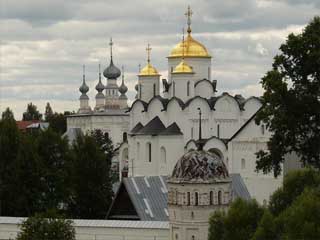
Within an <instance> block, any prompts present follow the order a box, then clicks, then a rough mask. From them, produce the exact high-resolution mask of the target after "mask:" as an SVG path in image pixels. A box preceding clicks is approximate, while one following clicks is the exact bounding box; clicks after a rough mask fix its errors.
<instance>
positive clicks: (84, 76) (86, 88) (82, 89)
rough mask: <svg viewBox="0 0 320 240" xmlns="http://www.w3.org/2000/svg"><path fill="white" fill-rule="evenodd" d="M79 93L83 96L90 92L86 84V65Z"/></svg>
mask: <svg viewBox="0 0 320 240" xmlns="http://www.w3.org/2000/svg"><path fill="white" fill-rule="evenodd" d="M79 91H80V92H81V93H82V94H86V93H87V92H88V91H89V87H88V85H87V84H86V75H85V65H83V78H82V85H81V86H80V87H79Z"/></svg>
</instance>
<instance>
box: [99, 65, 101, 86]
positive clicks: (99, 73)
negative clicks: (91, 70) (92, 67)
mask: <svg viewBox="0 0 320 240" xmlns="http://www.w3.org/2000/svg"><path fill="white" fill-rule="evenodd" d="M99 81H101V64H100V62H99Z"/></svg>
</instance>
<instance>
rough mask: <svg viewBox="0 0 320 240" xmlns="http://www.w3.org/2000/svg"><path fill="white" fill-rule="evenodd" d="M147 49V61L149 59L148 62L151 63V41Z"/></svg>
mask: <svg viewBox="0 0 320 240" xmlns="http://www.w3.org/2000/svg"><path fill="white" fill-rule="evenodd" d="M146 50H147V55H148V58H147V61H148V63H150V53H151V50H152V48H151V47H150V44H149V43H148V46H147V48H146Z"/></svg>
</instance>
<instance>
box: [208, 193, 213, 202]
mask: <svg viewBox="0 0 320 240" xmlns="http://www.w3.org/2000/svg"><path fill="white" fill-rule="evenodd" d="M209 197H210V205H213V191H210V196H209Z"/></svg>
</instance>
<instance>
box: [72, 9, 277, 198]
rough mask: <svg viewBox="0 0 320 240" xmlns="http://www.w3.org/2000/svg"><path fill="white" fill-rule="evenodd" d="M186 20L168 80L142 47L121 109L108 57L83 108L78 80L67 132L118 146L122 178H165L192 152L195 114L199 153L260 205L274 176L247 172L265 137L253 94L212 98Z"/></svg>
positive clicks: (204, 58)
mask: <svg viewBox="0 0 320 240" xmlns="http://www.w3.org/2000/svg"><path fill="white" fill-rule="evenodd" d="M187 16H188V29H187V36H186V38H183V40H182V41H181V42H180V43H178V44H177V45H176V46H175V47H174V48H173V49H172V51H171V52H170V54H169V56H168V57H167V60H168V79H162V80H160V77H161V76H160V74H159V73H158V71H157V69H156V68H155V67H154V66H153V65H152V63H151V59H150V50H151V48H150V47H149V45H148V48H147V51H148V58H147V63H146V66H145V67H144V68H142V69H141V71H140V73H139V74H138V81H137V85H136V87H135V89H136V91H137V95H136V100H135V101H134V102H133V103H132V105H131V107H130V108H127V103H126V102H127V98H126V96H125V92H126V91H127V88H126V87H125V86H124V87H123V85H124V81H122V84H121V86H120V87H118V85H117V78H118V77H119V76H120V75H121V72H120V70H119V69H118V68H117V67H116V66H115V65H114V63H113V59H112V52H111V61H110V65H109V67H108V68H106V70H105V71H104V72H103V75H104V76H105V77H106V79H107V84H106V86H104V85H103V84H102V82H101V77H99V83H98V85H97V86H96V90H97V91H98V94H97V96H96V106H95V107H93V108H92V109H93V110H91V107H90V106H89V104H88V101H89V99H88V97H87V95H86V93H87V92H88V91H89V89H88V87H87V86H86V84H85V78H84V80H83V85H82V86H81V87H80V92H81V94H82V95H81V97H80V102H81V104H80V109H79V112H78V114H75V115H71V116H70V117H68V119H67V124H68V129H70V128H81V129H82V131H84V132H85V131H90V130H93V129H96V128H99V129H102V130H103V131H105V132H108V133H109V136H110V137H111V138H112V140H113V142H114V143H115V144H116V145H117V144H119V146H120V148H119V155H118V159H119V169H120V171H123V172H126V174H125V175H127V174H128V175H129V176H159V175H169V174H170V173H171V172H172V170H173V168H174V166H175V164H176V160H177V159H179V157H180V156H182V155H183V154H184V153H186V152H188V151H190V150H192V149H195V140H196V139H197V137H198V135H199V127H198V125H199V124H198V123H199V115H198V112H199V110H201V113H202V116H201V119H202V129H203V132H202V137H203V139H204V140H205V144H204V149H206V150H214V151H216V152H218V153H219V154H220V157H221V159H223V161H224V163H225V165H226V166H227V168H228V171H229V173H240V174H241V176H242V178H243V179H244V181H245V183H246V185H247V187H248V189H249V192H250V194H251V196H252V197H253V198H256V199H257V200H258V201H259V202H260V203H264V202H265V201H268V200H269V196H270V195H271V194H272V193H273V192H274V190H276V189H277V188H278V187H279V186H280V185H281V183H282V176H279V177H278V178H277V179H276V178H274V177H273V176H272V175H265V174H262V173H257V172H256V171H255V166H256V155H255V153H256V152H258V151H259V150H261V149H266V148H267V142H268V140H269V138H270V134H271V133H270V132H268V130H267V129H265V127H264V126H263V125H260V126H258V125H256V124H255V122H254V117H255V114H256V113H257V112H258V111H259V109H260V108H261V107H262V104H261V101H260V99H259V98H258V97H249V98H247V99H245V98H243V97H242V96H241V95H235V96H231V95H230V94H228V93H222V94H220V95H217V94H216V92H217V85H218V81H217V80H213V79H212V76H211V75H212V72H213V71H212V61H211V60H212V57H211V55H210V54H209V52H208V51H207V49H206V47H205V46H204V45H203V44H201V43H200V42H198V41H196V40H195V39H194V38H193V36H192V31H191V11H188V13H187ZM111 46H112V42H111ZM111 49H112V48H111ZM213 73H214V72H213ZM99 76H100V75H99ZM161 84H162V89H163V92H162V93H160V89H161V88H160V85H161ZM119 93H120V94H121V95H120V96H119ZM102 99H105V101H104V103H103V100H102ZM127 136H128V137H127Z"/></svg>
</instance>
